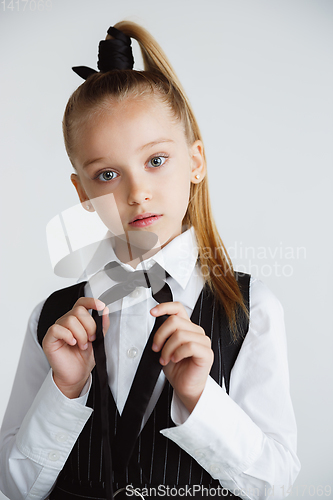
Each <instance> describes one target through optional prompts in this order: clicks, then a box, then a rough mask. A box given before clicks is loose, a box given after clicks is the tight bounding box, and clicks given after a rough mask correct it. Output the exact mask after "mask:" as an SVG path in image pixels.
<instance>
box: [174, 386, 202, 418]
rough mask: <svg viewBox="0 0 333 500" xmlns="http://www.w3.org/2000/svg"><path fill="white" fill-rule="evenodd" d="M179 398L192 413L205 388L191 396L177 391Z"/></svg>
mask: <svg viewBox="0 0 333 500" xmlns="http://www.w3.org/2000/svg"><path fill="white" fill-rule="evenodd" d="M175 392H176V394H177V396H178V398H179V399H180V401H181V402H182V403H183V405H184V406H185V408H186V409H187V410H188V411H189V412H190V413H192V411H193V410H194V408H195V407H196V405H197V403H198V401H199V399H200V397H201V394H202V393H203V390H202V391H200V392H199V393H198V394H196V395H194V394H191V396H186V395H184V394H179V393H178V392H177V391H175Z"/></svg>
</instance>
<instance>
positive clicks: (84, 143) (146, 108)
mask: <svg viewBox="0 0 333 500" xmlns="http://www.w3.org/2000/svg"><path fill="white" fill-rule="evenodd" d="M161 138H163V139H164V140H170V141H173V142H176V143H180V142H181V143H184V142H186V139H185V133H184V129H183V127H182V124H181V123H180V122H179V120H177V119H175V118H174V116H173V115H172V113H171V111H170V109H169V108H168V106H167V105H166V104H164V103H162V102H161V101H159V100H158V99H156V98H150V99H148V98H143V99H138V98H137V99H130V98H128V99H126V100H124V101H121V102H110V103H107V104H106V105H105V106H103V108H101V109H100V110H98V111H97V112H95V113H93V114H92V115H91V116H90V117H89V118H88V119H87V120H86V121H85V122H84V124H83V125H82V126H81V127H79V130H78V133H77V143H76V151H77V155H76V156H77V159H78V160H79V162H80V163H82V162H84V161H85V158H86V157H87V156H91V155H97V156H98V155H103V154H108V152H111V151H112V154H113V156H114V155H115V154H117V152H118V151H119V153H121V154H124V153H125V152H126V153H129V152H132V151H133V152H134V151H137V150H140V148H142V146H144V145H146V144H148V143H153V142H156V141H158V140H160V139H161Z"/></svg>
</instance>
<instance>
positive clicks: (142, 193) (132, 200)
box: [127, 177, 152, 205]
mask: <svg viewBox="0 0 333 500" xmlns="http://www.w3.org/2000/svg"><path fill="white" fill-rule="evenodd" d="M151 198H152V193H151V189H150V187H149V186H148V183H147V179H144V178H140V177H139V178H138V177H136V178H134V177H132V178H130V179H128V197H127V202H128V204H129V205H141V203H144V202H145V201H149V200H150V199H151Z"/></svg>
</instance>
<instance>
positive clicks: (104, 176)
mask: <svg viewBox="0 0 333 500" xmlns="http://www.w3.org/2000/svg"><path fill="white" fill-rule="evenodd" d="M117 175H118V174H116V172H113V170H105V171H104V172H102V173H101V174H99V176H98V179H100V180H101V181H104V182H107V181H112V180H113V179H114V178H115V177H116V176H117Z"/></svg>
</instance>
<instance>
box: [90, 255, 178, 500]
mask: <svg viewBox="0 0 333 500" xmlns="http://www.w3.org/2000/svg"><path fill="white" fill-rule="evenodd" d="M104 270H105V272H106V273H107V274H108V276H110V278H112V279H113V280H114V281H117V282H118V284H116V285H114V286H113V287H112V288H110V289H109V290H107V291H106V292H104V293H103V294H102V295H101V296H100V297H99V299H100V300H102V302H104V303H105V304H106V305H108V304H111V303H112V302H115V301H116V300H119V299H120V298H122V297H125V296H126V295H128V294H129V293H131V292H132V291H133V290H135V288H136V287H138V286H143V287H146V288H152V296H153V298H154V299H155V300H156V301H157V302H159V303H161V302H172V300H173V298H172V292H171V289H170V287H169V285H168V284H167V283H166V282H165V278H166V276H167V275H166V273H165V271H164V269H163V268H162V267H161V266H159V265H158V264H155V265H154V266H153V267H152V268H151V269H150V270H148V271H134V272H127V271H126V270H125V269H124V268H123V267H121V266H120V265H119V264H118V263H117V262H111V263H110V264H107V265H106V266H105V268H104ZM92 316H93V318H94V319H95V322H96V327H97V328H96V340H95V341H94V342H93V347H94V356H95V361H96V371H97V375H98V379H99V383H100V388H101V410H102V411H101V415H102V416H101V419H102V422H101V427H102V437H103V455H104V463H105V472H106V495H107V500H111V499H112V498H113V491H112V458H111V449H110V433H109V430H110V429H109V415H108V395H109V384H108V374H107V369H106V355H105V348H104V335H103V331H102V316H101V315H100V314H99V313H98V312H97V311H95V310H94V311H93V313H92ZM167 317H168V316H167V315H165V316H159V317H158V318H156V319H155V324H154V327H153V329H152V331H151V333H150V336H149V339H148V341H147V344H146V347H145V350H144V352H143V354H142V358H141V361H140V365H139V368H138V370H137V373H136V375H135V377H134V380H133V383H132V386H131V389H130V392H129V395H128V398H127V401H126V404H125V406H124V410H123V412H122V415H121V419H120V422H119V425H118V426H117V434H116V436H115V438H114V442H113V450H114V453H115V455H116V456H117V461H116V468H117V470H120V471H124V470H125V467H126V465H127V463H128V461H129V459H130V457H131V454H132V451H133V448H134V444H135V441H136V439H137V437H138V435H139V433H140V429H141V425H142V419H143V416H144V414H145V410H146V408H147V406H148V403H149V400H150V398H151V395H152V393H153V391H154V388H155V385H156V382H157V379H158V377H159V374H160V372H161V369H162V367H161V364H160V363H159V358H160V353H158V352H154V351H153V350H152V344H153V338H154V335H155V333H156V331H157V330H158V328H159V327H160V326H161V325H162V323H163V322H164V321H165V320H166V318H167Z"/></svg>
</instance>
